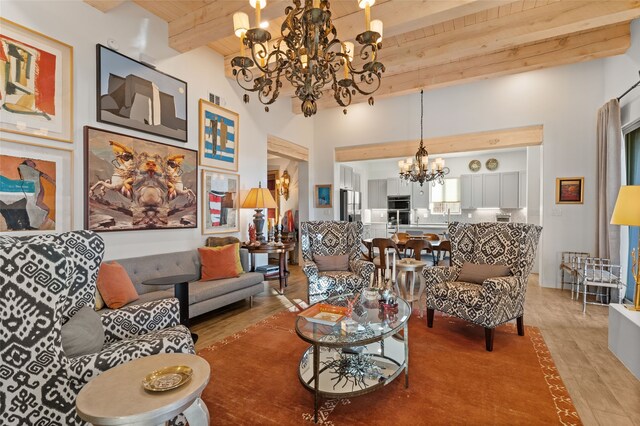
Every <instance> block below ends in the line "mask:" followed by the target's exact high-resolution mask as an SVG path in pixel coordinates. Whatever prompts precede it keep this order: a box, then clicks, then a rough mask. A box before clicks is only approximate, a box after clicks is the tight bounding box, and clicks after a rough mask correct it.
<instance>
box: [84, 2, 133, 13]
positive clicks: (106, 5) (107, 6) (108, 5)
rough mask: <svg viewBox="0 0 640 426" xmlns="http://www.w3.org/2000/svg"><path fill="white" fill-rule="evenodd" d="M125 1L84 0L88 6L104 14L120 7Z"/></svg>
mask: <svg viewBox="0 0 640 426" xmlns="http://www.w3.org/2000/svg"><path fill="white" fill-rule="evenodd" d="M125 1H127V0H84V2H85V3H87V4H88V5H90V6H93V7H95V8H96V9H98V10H99V11H100V12H104V13H106V12H108V11H110V10H111V9H114V8H116V7H118V6H120V5H121V4H122V3H124V2H125Z"/></svg>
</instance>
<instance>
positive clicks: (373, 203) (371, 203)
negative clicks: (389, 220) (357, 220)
mask: <svg viewBox="0 0 640 426" xmlns="http://www.w3.org/2000/svg"><path fill="white" fill-rule="evenodd" d="M367 207H368V208H370V209H386V208H387V180H386V179H370V180H369V181H368V182H367Z"/></svg>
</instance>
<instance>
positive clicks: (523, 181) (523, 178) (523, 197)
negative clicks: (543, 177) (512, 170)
mask: <svg viewBox="0 0 640 426" xmlns="http://www.w3.org/2000/svg"><path fill="white" fill-rule="evenodd" d="M518 175H519V176H518V186H519V187H520V190H519V192H520V194H519V196H518V207H519V208H521V209H524V208H526V207H527V197H528V194H527V172H526V171H524V170H523V171H520V172H518Z"/></svg>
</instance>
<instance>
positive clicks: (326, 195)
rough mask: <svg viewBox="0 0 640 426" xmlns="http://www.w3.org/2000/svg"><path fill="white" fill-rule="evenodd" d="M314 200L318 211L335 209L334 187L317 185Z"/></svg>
mask: <svg viewBox="0 0 640 426" xmlns="http://www.w3.org/2000/svg"><path fill="white" fill-rule="evenodd" d="M313 198H314V200H315V207H316V208H317V209H328V208H331V207H333V185H332V184H327V185H316V186H315V190H314V191H313Z"/></svg>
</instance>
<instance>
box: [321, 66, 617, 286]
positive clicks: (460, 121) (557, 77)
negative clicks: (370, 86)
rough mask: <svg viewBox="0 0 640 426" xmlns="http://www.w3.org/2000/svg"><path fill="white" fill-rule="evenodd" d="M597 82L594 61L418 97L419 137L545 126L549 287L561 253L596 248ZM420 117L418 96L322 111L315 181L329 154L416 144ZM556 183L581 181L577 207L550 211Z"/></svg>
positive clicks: (326, 174) (325, 174) (600, 93)
mask: <svg viewBox="0 0 640 426" xmlns="http://www.w3.org/2000/svg"><path fill="white" fill-rule="evenodd" d="M604 75H605V74H604V63H603V61H601V60H599V61H592V62H587V63H581V64H575V65H569V66H563V67H558V68H552V69H547V70H539V71H533V72H528V73H523V74H518V75H512V76H506V77H501V78H496V79H492V80H486V81H480V82H475V83H470V84H465V85H460V86H455V87H450V88H444V89H439V90H431V91H428V92H426V93H425V120H424V127H425V138H430V137H437V136H446V135H453V134H461V133H469V132H478V131H488V130H496V129H505V128H511V127H520V126H529V125H535V124H542V125H543V126H544V149H543V154H542V165H543V181H542V184H541V196H542V204H543V210H542V221H543V223H544V228H545V229H544V234H543V239H542V242H541V246H540V251H541V253H542V262H541V273H542V280H543V281H542V282H543V284H544V285H546V286H555V285H556V275H557V274H556V271H557V267H558V256H559V253H560V252H561V251H563V250H571V249H574V250H577V249H582V248H584V249H586V250H591V251H593V250H594V249H595V233H594V232H593V231H592V230H593V229H594V227H595V223H596V214H595V212H596V200H595V191H594V188H595V185H596V176H595V173H594V170H595V165H596V150H595V143H596V142H595V133H596V121H595V114H596V110H597V109H598V108H599V107H600V106H601V105H602V102H603V98H604V87H603V86H604V79H605V77H604ZM419 114H420V94H419V93H418V92H416V93H415V94H411V95H407V96H402V97H397V98H392V99H384V100H377V101H376V103H375V106H374V107H371V106H369V105H367V104H358V105H354V106H352V107H350V108H349V112H348V114H347V115H343V114H342V112H341V110H340V109H331V110H325V111H321V112H320V113H318V115H317V116H316V123H315V126H314V129H315V137H314V139H315V143H316V144H317V146H322V147H323V149H322V151H320V150H318V151H316V152H315V158H314V165H315V171H316V174H315V178H316V179H317V180H323V181H330V182H331V181H334V179H333V176H331V174H330V173H331V170H330V169H326V168H323V167H322V165H323V164H328V163H330V162H331V161H332V160H333V159H334V150H333V148H334V147H339V146H349V145H357V144H364V143H379V142H390V141H399V140H407V139H417V138H419V136H420V120H419V117H420V115H419ZM427 149H429V147H428V146H427ZM561 176H585V185H586V191H585V203H584V204H583V205H562V206H556V205H555V178H556V177H561ZM552 210H553V212H554V214H553V215H552Z"/></svg>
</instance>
